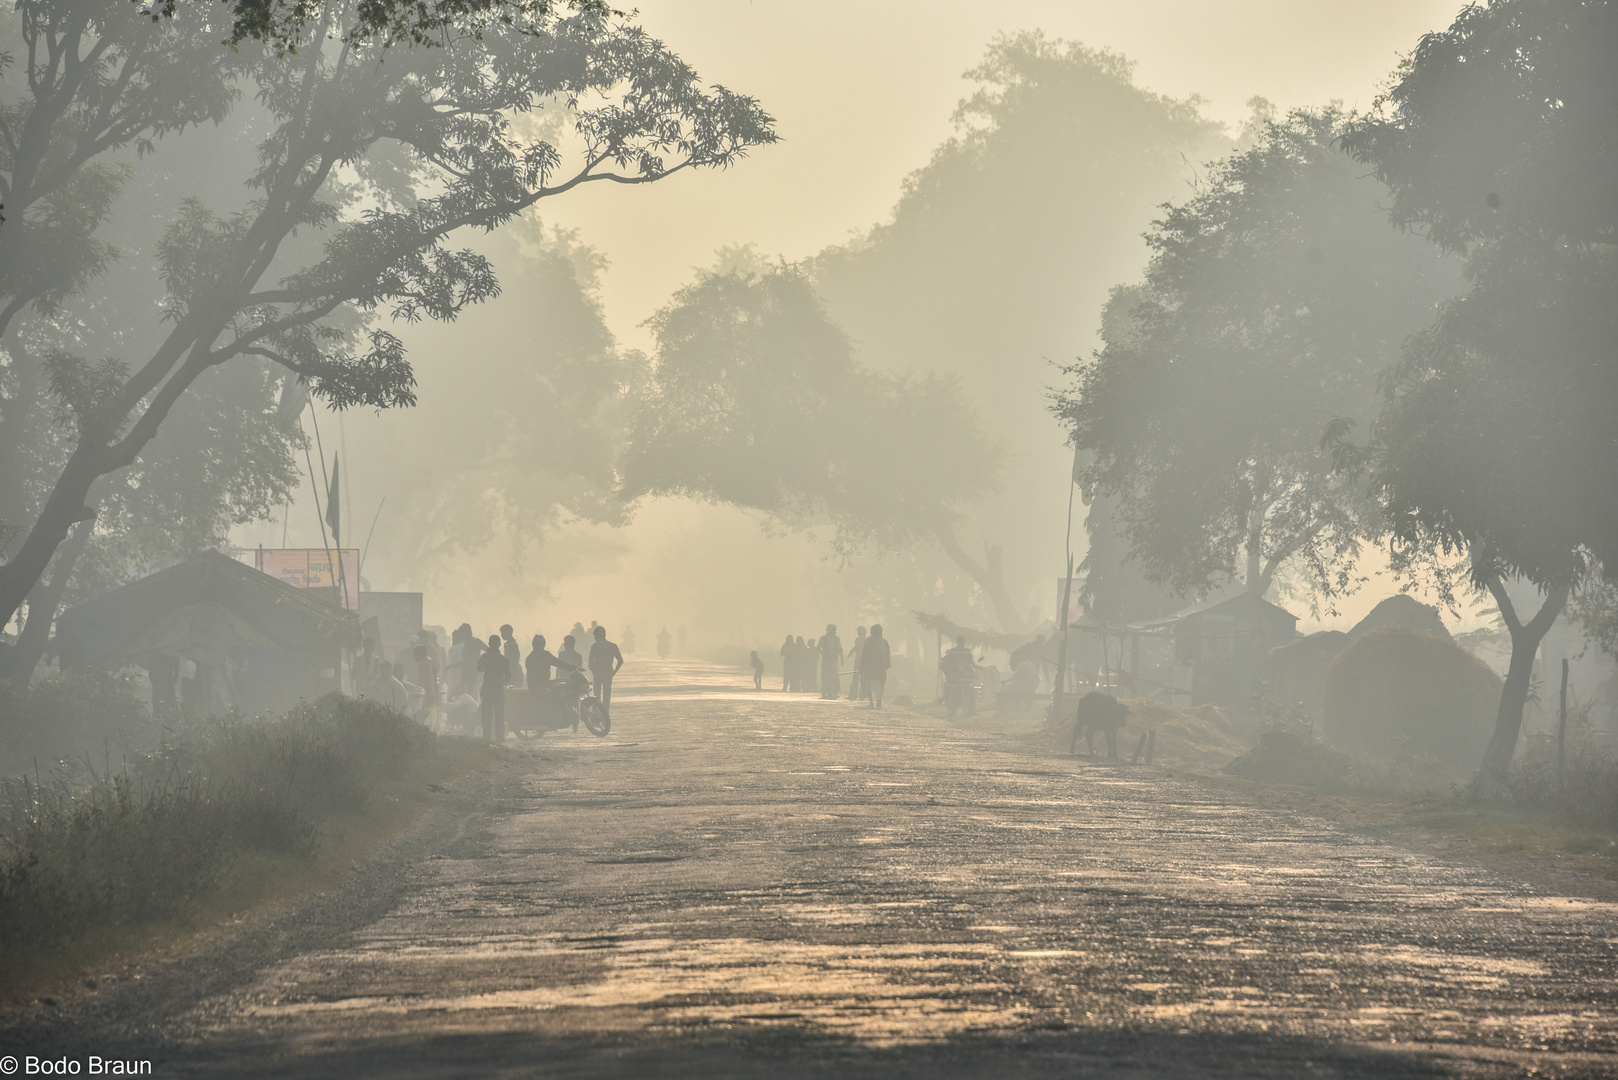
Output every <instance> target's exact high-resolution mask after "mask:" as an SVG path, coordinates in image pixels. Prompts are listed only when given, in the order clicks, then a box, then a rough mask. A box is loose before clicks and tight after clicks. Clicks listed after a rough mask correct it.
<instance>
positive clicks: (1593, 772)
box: [1506, 706, 1618, 831]
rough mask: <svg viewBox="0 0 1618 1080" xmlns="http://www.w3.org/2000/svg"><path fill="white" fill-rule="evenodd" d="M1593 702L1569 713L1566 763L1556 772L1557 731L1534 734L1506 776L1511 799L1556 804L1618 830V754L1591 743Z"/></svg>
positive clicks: (1593, 825)
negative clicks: (1617, 755) (1590, 715)
mask: <svg viewBox="0 0 1618 1080" xmlns="http://www.w3.org/2000/svg"><path fill="white" fill-rule="evenodd" d="M1588 713H1589V710H1588V707H1587V706H1586V707H1584V708H1582V709H1575V710H1574V711H1572V712H1570V713H1569V715H1568V739H1567V748H1566V759H1567V764H1566V768H1565V770H1564V771H1563V774H1562V776H1561V778H1560V779H1558V778H1557V774H1556V756H1557V755H1556V736H1555V735H1554V734H1552V733H1550V732H1547V731H1542V732H1537V733H1535V734H1533V735H1530V736H1529V738H1528V740H1527V744H1526V745H1525V746H1524V747H1523V749H1522V752H1521V753H1520V754H1518V755H1517V759H1516V761H1514V762H1513V763H1512V766H1511V771H1510V773H1508V774H1507V776H1506V790H1507V791H1508V792H1509V793H1510V796H1511V801H1512V802H1514V803H1517V804H1519V805H1521V806H1526V807H1531V808H1534V809H1538V810H1551V811H1556V812H1558V813H1561V814H1563V815H1565V816H1566V817H1567V818H1568V820H1569V821H1571V822H1572V823H1573V824H1575V825H1579V826H1581V827H1583V828H1587V829H1605V830H1609V831H1611V830H1618V759H1614V758H1613V756H1612V755H1611V754H1609V753H1606V752H1604V751H1602V750H1601V749H1598V748H1596V747H1594V746H1592V745H1591V739H1590V724H1589V715H1588Z"/></svg>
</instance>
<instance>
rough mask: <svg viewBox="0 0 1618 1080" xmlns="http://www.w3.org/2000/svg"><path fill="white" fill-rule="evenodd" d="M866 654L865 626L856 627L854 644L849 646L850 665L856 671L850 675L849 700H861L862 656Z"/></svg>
mask: <svg viewBox="0 0 1618 1080" xmlns="http://www.w3.org/2000/svg"><path fill="white" fill-rule="evenodd" d="M864 655H865V627H863V626H856V627H855V628H854V644H853V645H850V646H849V648H848V660H849V663H848V666H849V667H851V668H853V669H854V673H853V674H852V675H850V676H849V677H848V700H850V701H859V700H860V699H861V698H862V697H863V695H862V694H861V693H860V690H861V683H860V657H862V656H864Z"/></svg>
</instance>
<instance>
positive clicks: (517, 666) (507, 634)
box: [500, 623, 522, 688]
mask: <svg viewBox="0 0 1618 1080" xmlns="http://www.w3.org/2000/svg"><path fill="white" fill-rule="evenodd" d="M500 637H501V640H503V641H504V642H505V644H504V645H503V646H501V650H500V651H501V652H503V653H505V657H506V666H507V667H509V668H510V669H511V685H513V686H516V687H519V688H520V687H521V686H522V646H521V645H518V644H517V638H516V636H515V635H514V634H513V633H512V632H511V624H510V623H506V624H505V625H504V626H502V627H501V628H500Z"/></svg>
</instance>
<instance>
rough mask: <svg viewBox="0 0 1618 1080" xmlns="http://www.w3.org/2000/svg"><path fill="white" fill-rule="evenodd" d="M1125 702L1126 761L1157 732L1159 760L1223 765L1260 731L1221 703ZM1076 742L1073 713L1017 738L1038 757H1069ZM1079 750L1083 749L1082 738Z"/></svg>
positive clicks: (1120, 749) (1244, 749)
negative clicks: (1182, 705) (1148, 735)
mask: <svg viewBox="0 0 1618 1080" xmlns="http://www.w3.org/2000/svg"><path fill="white" fill-rule="evenodd" d="M1123 704H1125V705H1127V706H1129V721H1128V723H1127V724H1125V726H1124V727H1123V728H1122V730H1121V732H1120V738H1119V740H1118V752H1119V753H1120V754H1122V755H1124V756H1125V757H1127V756H1128V755H1129V754H1131V753H1133V752H1134V749H1135V743H1136V741H1137V740H1139V738H1140V737H1141V736H1142V735H1143V734H1145V733H1146V732H1148V731H1151V730H1153V729H1154V728H1155V729H1156V731H1157V754H1156V757H1155V758H1154V760H1155V761H1173V762H1178V763H1181V764H1188V765H1189V764H1196V765H1224V764H1225V763H1226V762H1228V761H1229V760H1230V759H1231V758H1233V757H1235V756H1236V755H1238V754H1243V753H1246V752H1247V750H1248V749H1249V748H1250V747H1251V746H1252V745H1253V735H1254V733H1255V731H1256V730H1257V727H1256V722H1255V721H1254V720H1252V719H1251V718H1249V717H1245V716H1242V715H1241V714H1239V713H1237V712H1235V711H1234V710H1232V709H1222V708H1220V707H1219V706H1217V705H1198V706H1197V707H1195V708H1192V709H1181V708H1177V707H1175V706H1173V705H1170V704H1169V703H1168V702H1166V701H1159V700H1158V699H1156V698H1124V699H1123ZM1072 738H1073V717H1072V716H1071V715H1070V716H1069V717H1068V718H1067V719H1066V720H1064V721H1063V722H1062V723H1060V724H1056V725H1054V726H1051V727H1043V728H1040V729H1039V730H1038V731H1031V732H1028V733H1027V734H1024V735H1017V736H1013V741H1014V742H1016V743H1019V744H1021V745H1022V746H1023V747H1026V748H1027V749H1029V750H1031V751H1034V752H1036V753H1047V754H1065V753H1067V752H1068V747H1069V746H1070V745H1071V740H1072ZM1079 746H1080V748H1081V750H1082V748H1083V746H1084V739H1083V737H1082V736H1081V737H1080V739H1079Z"/></svg>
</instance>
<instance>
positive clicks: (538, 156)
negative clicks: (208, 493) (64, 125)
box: [0, 7, 775, 619]
mask: <svg viewBox="0 0 1618 1080" xmlns="http://www.w3.org/2000/svg"><path fill="white" fill-rule="evenodd" d="M180 17H181V16H179V15H177V16H176V18H180ZM355 17H357V16H356V9H355V8H352V7H341V8H328V9H325V10H324V13H323V15H322V22H321V24H320V25H321V34H320V35H317V37H318V38H319V39H321V40H322V41H323V44H322V47H320V48H310V49H308V50H305V51H304V52H303V53H302V54H300V55H299V56H298V58H297V59H296V61H295V62H290V63H289V62H285V61H283V60H281V59H278V58H276V57H274V56H271V55H268V54H261V55H260V56H259V57H258V58H257V59H255V60H254V61H253V62H252V64H251V65H250V67H249V70H248V74H249V75H250V77H251V79H252V82H253V85H254V87H255V90H256V95H257V99H258V101H259V102H261V103H262V106H263V108H264V110H265V112H266V113H267V114H268V115H267V119H268V120H269V124H268V126H269V129H270V130H269V134H268V136H267V137H266V138H265V139H264V140H263V141H262V142H261V144H260V148H259V149H260V155H259V165H258V167H257V169H256V170H255V171H254V173H253V174H252V175H251V176H250V177H249V181H248V182H249V186H250V188H251V189H252V190H253V191H254V192H255V193H256V194H255V196H254V198H253V199H252V201H250V202H249V203H248V204H247V205H246V206H244V207H242V208H241V209H239V210H236V211H234V212H231V213H228V214H219V213H216V212H215V211H213V210H212V209H210V208H209V207H207V206H206V205H204V204H202V203H201V202H200V201H198V200H195V199H192V200H187V201H186V202H185V203H184V204H182V207H181V210H180V213H179V215H178V216H177V218H176V219H175V221H174V222H173V224H172V225H171V226H170V228H169V229H168V231H167V233H166V234H165V236H164V238H163V240H162V241H161V243H160V244H159V247H158V254H159V260H160V263H161V267H162V275H163V281H164V284H165V286H166V290H167V301H166V306H165V311H164V317H165V318H166V319H167V320H168V321H169V323H170V327H169V329H168V330H167V332H166V333H165V334H164V335H163V337H162V339H161V341H160V342H159V343H158V344H157V345H156V346H155V348H153V349H152V350H151V351H150V352H148V353H147V354H146V355H145V358H144V359H143V360H141V361H139V362H138V363H136V364H134V365H129V366H127V367H126V366H125V365H124V363H123V362H121V361H112V362H107V363H91V362H89V361H87V360H84V359H82V358H77V357H61V358H58V359H56V360H53V362H52V363H51V365H50V368H49V372H50V377H51V385H52V390H53V393H54V394H55V395H56V397H57V398H58V399H59V400H60V401H61V402H62V403H63V405H64V408H65V410H66V412H67V414H68V415H69V416H70V417H71V419H72V422H73V424H74V436H75V443H74V447H73V451H72V453H71V454H70V455H69V456H68V458H67V461H66V462H65V463H64V465H63V467H62V469H61V472H60V474H59V475H58V476H57V478H56V479H55V481H54V483H53V484H52V486H51V490H50V493H49V495H48V496H47V497H46V499H45V500H44V502H43V504H42V506H41V508H40V511H39V514H38V516H37V517H36V519H35V521H34V522H33V524H32V526H31V527H30V528H29V530H28V532H27V534H26V536H25V537H24V539H23V540H22V542H21V544H20V545H19V546H18V548H17V549H16V551H15V553H14V554H13V555H12V557H11V558H10V560H9V561H7V562H6V563H5V564H4V565H3V566H0V617H4V618H6V619H9V618H10V616H11V615H12V614H13V613H15V611H16V610H17V608H18V606H19V605H20V604H21V603H22V602H23V600H24V598H25V597H26V596H27V594H28V592H29V590H30V589H32V588H33V586H34V584H35V583H36V582H37V581H38V580H39V578H40V576H41V575H42V574H43V573H44V571H45V568H46V566H47V565H48V564H49V562H50V559H51V556H52V554H53V553H54V552H55V551H56V549H57V548H58V547H59V546H60V545H61V543H62V542H63V540H64V538H65V537H66V536H67V533H68V531H69V530H70V529H71V528H72V526H73V525H74V524H75V523H76V522H77V521H80V520H84V519H86V518H87V517H88V516H90V511H89V510H88V509H87V508H86V506H85V499H86V496H87V495H89V493H90V491H91V488H92V487H93V486H94V485H95V483H96V481H97V480H98V479H99V478H100V477H102V476H105V475H107V474H109V473H113V472H116V471H117V470H119V469H122V468H125V467H127V466H128V465H129V464H130V463H131V462H133V461H134V460H135V458H136V457H137V456H138V455H139V454H140V452H141V450H142V449H143V448H144V447H145V446H146V445H147V444H148V443H149V442H150V441H151V440H152V438H153V437H154V436H155V435H156V433H157V431H158V429H159V428H160V426H161V425H162V424H163V422H164V420H165V419H166V418H167V416H168V415H169V413H170V411H171V410H172V409H173V407H174V406H175V404H176V403H177V402H178V401H179V400H180V399H181V398H182V397H183V396H184V395H185V394H186V393H187V392H189V391H190V389H191V387H192V386H193V384H195V382H196V381H197V379H198V378H199V377H200V376H201V375H202V374H203V373H204V372H206V371H209V370H211V369H212V368H215V367H217V366H219V365H221V364H225V363H228V362H230V361H233V360H238V359H241V358H247V357H258V358H262V359H267V360H270V361H272V362H274V363H277V364H280V365H281V366H283V367H284V368H286V369H288V370H290V371H292V372H293V373H295V374H296V375H297V376H299V377H300V379H302V380H303V381H304V382H305V383H306V384H307V386H308V387H309V390H310V392H311V393H313V394H314V395H315V396H316V397H317V398H320V399H322V400H325V401H326V402H328V403H330V404H331V405H333V406H334V407H337V408H348V407H353V406H356V405H365V406H370V407H375V408H389V407H394V406H400V405H408V404H410V403H411V402H412V401H413V400H414V389H413V387H414V375H413V372H412V370H411V367H410V364H409V362H408V361H407V359H406V356H405V349H404V344H403V342H402V341H401V340H400V339H399V338H398V337H396V336H395V335H394V334H392V333H390V332H389V331H387V330H385V329H382V328H381V327H378V326H375V325H373V319H374V317H375V315H376V314H377V313H378V312H379V311H380V309H382V308H384V307H386V308H388V309H391V314H392V315H393V317H394V318H395V319H402V320H404V321H406V322H411V321H415V320H418V319H420V318H421V317H423V316H427V317H430V318H434V319H440V320H450V319H453V318H454V317H455V316H456V315H457V314H458V313H459V312H460V311H461V310H462V309H463V308H464V307H465V306H467V305H469V304H474V303H478V302H480V301H482V300H484V299H487V298H488V297H490V296H493V295H495V294H496V293H497V292H498V290H499V282H498V279H497V278H496V276H495V274H494V271H493V268H492V266H491V265H490V264H489V262H488V260H487V259H486V258H484V257H482V256H481V255H478V254H477V253H475V252H472V251H467V250H462V251H452V250H450V249H449V248H448V247H447V246H446V240H447V238H448V237H449V236H450V234H452V233H454V232H455V231H456V230H458V229H462V228H466V227H469V226H472V227H479V228H483V229H493V228H496V227H498V226H499V225H501V224H503V223H504V222H506V221H508V220H510V218H511V217H512V216H514V215H516V214H518V213H520V212H522V211H523V210H524V209H526V208H527V207H529V206H531V205H533V204H535V203H537V202H538V201H540V200H541V199H544V198H548V197H551V196H554V195H559V194H563V193H565V192H568V191H571V190H573V189H575V188H578V187H580V186H583V185H587V184H595V183H617V184H643V183H650V182H654V181H656V180H659V179H662V178H663V177H666V176H669V175H672V174H674V173H677V172H680V171H683V170H685V169H690V168H702V167H723V166H726V165H729V164H731V163H732V162H734V161H736V160H737V159H738V158H740V157H741V156H743V155H744V154H745V153H746V151H747V150H748V149H749V148H750V147H752V146H756V145H760V144H763V143H768V142H770V141H773V139H774V138H775V136H774V132H773V128H772V121H771V119H770V117H769V116H767V115H766V114H765V113H764V112H763V111H762V110H761V109H760V108H759V107H758V106H757V104H756V103H755V102H753V101H752V100H751V99H749V98H745V97H742V96H739V95H736V94H733V93H731V92H730V91H728V90H725V89H724V88H723V87H714V88H711V89H706V90H705V89H704V88H703V87H702V86H701V84H700V83H699V81H698V79H697V76H696V74H695V72H694V71H692V70H691V68H690V67H688V66H687V65H686V64H684V63H683V62H681V61H680V60H679V59H678V58H677V57H676V56H674V55H673V54H672V53H670V52H669V51H668V50H667V49H666V48H665V47H664V46H663V45H662V44H661V43H660V42H658V41H656V40H655V39H653V38H651V37H650V36H648V35H646V34H645V33H643V32H642V31H640V30H639V29H638V28H635V27H632V26H625V25H621V24H618V23H614V22H611V21H609V20H608V19H607V18H606V17H604V16H603V15H601V14H600V13H598V12H595V11H585V12H578V13H574V14H571V15H567V16H559V15H555V14H533V13H529V14H528V15H524V16H523V17H522V18H520V19H517V21H516V23H515V25H512V26H505V25H503V24H502V25H498V26H491V27H490V28H489V29H488V30H486V31H485V32H484V33H483V34H482V35H481V36H476V37H463V38H460V39H456V40H451V41H448V42H447V43H445V44H444V45H443V46H442V47H439V48H432V49H412V50H405V51H397V50H396V51H392V52H390V53H388V54H387V56H386V58H385V62H384V58H383V57H381V56H379V55H378V54H377V50H375V49H374V48H373V47H371V45H370V44H369V43H367V42H364V41H359V40H352V39H351V40H347V41H343V40H342V38H343V36H344V35H343V31H344V30H345V29H346V28H347V26H348V22H347V20H350V19H352V18H355ZM328 30H329V31H331V32H333V33H334V34H335V35H336V37H337V39H338V40H337V41H336V42H325V41H324V36H325V33H326V32H327V31H328ZM546 106H551V107H554V108H558V109H561V110H565V111H566V112H567V113H568V116H569V119H570V120H571V132H570V133H569V137H568V139H567V140H565V142H567V143H569V144H571V145H565V146H558V145H556V144H555V143H553V142H552V141H551V140H549V139H547V138H545V137H544V136H543V134H535V135H533V136H530V135H529V131H530V130H531V129H534V128H536V125H532V124H529V123H527V122H526V120H525V118H524V116H523V114H525V113H527V112H529V111H530V110H533V109H536V108H544V107H546ZM339 179H340V180H341V182H338V181H339ZM295 234H298V235H295ZM315 237H319V238H321V239H322V240H323V248H322V250H320V251H319V252H318V253H315V254H313V255H312V256H311V257H310V258H308V259H307V261H305V260H304V259H301V258H299V257H298V256H300V255H303V254H304V250H300V248H304V249H307V248H308V247H310V246H312V243H313V238H315Z"/></svg>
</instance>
